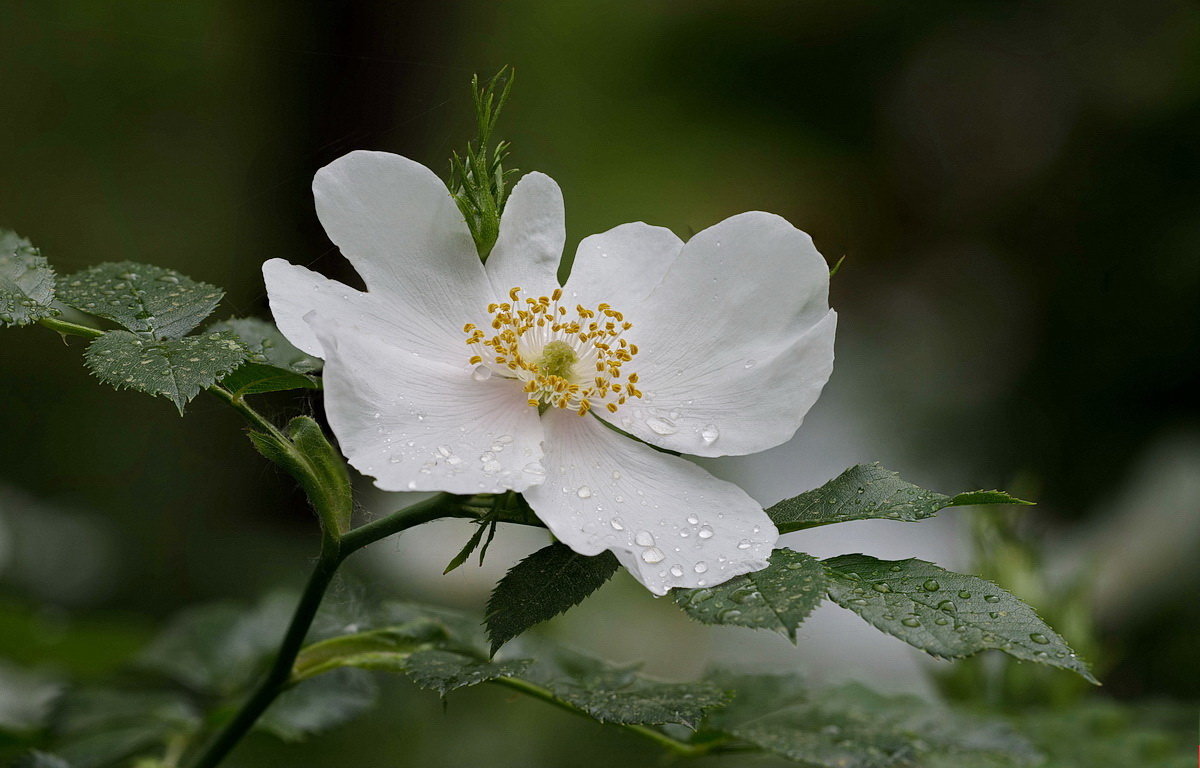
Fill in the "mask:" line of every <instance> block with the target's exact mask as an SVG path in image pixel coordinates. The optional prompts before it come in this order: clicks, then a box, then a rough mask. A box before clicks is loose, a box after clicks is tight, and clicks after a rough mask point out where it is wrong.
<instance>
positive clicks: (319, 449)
mask: <svg viewBox="0 0 1200 768" xmlns="http://www.w3.org/2000/svg"><path fill="white" fill-rule="evenodd" d="M285 432H286V434H285V438H286V440H285V441H281V440H280V439H279V438H278V437H276V436H275V435H274V434H267V433H265V432H250V433H249V434H250V441H251V442H252V443H254V447H255V448H257V449H258V452H259V453H261V454H262V455H263V456H264V457H266V458H267V459H268V460H270V461H272V462H274V463H275V464H278V465H279V466H280V467H282V468H283V469H285V470H287V471H288V473H289V474H291V475H292V477H294V478H296V481H297V482H299V483H300V486H301V487H302V488H303V489H304V492H305V493H306V494H307V495H308V499H309V501H311V502H312V504H313V507H314V508H315V509H316V511H317V516H318V517H319V518H320V520H321V524H322V525H323V526H324V527H325V529H326V530H327V531H330V532H333V533H336V534H338V535H341V534H343V533H345V532H346V531H348V530H349V529H350V518H351V516H352V515H353V513H354V496H353V489H352V488H351V485H350V470H348V469H347V468H346V460H345V459H343V458H342V455H341V453H339V452H338V451H337V449H336V448H334V447H333V446H332V445H330V444H329V440H328V439H327V438H326V437H325V432H324V430H322V429H321V425H320V424H317V422H316V421H314V420H313V419H311V418H309V417H308V416H297V417H296V418H294V419H292V420H291V421H289V422H288V425H287V428H286V430H285Z"/></svg>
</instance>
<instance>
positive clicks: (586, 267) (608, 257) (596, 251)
mask: <svg viewBox="0 0 1200 768" xmlns="http://www.w3.org/2000/svg"><path fill="white" fill-rule="evenodd" d="M682 248H683V241H682V240H680V239H679V238H678V237H677V236H676V235H675V233H674V232H672V231H671V230H669V229H667V228H666V227H652V226H650V225H649V224H645V223H643V222H640V221H635V222H633V223H631V224H622V225H621V226H619V227H613V228H612V229H610V230H608V231H607V232H601V233H600V234H598V235H592V236H591V237H585V238H584V239H583V240H582V241H580V243H579V248H578V249H577V250H576V251H575V263H574V265H572V267H571V276H570V277H569V278H568V279H567V283H566V285H565V286H564V287H563V292H564V293H565V294H566V295H567V296H569V297H570V298H571V301H572V302H577V303H580V304H583V305H584V306H588V307H594V306H596V305H597V304H599V303H601V302H605V303H607V304H611V305H612V306H613V308H615V309H616V310H617V311H619V312H628V311H629V309H631V308H632V307H635V306H637V305H639V304H641V303H642V301H644V300H645V299H646V297H647V296H649V295H650V292H651V291H653V290H654V288H655V287H656V286H657V285H658V284H659V283H660V282H661V281H662V279H663V275H665V274H666V273H667V270H668V269H669V268H670V267H671V265H672V264H673V263H675V259H676V258H677V257H678V256H679V252H680V250H681V249H682Z"/></svg>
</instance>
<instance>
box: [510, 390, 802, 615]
mask: <svg viewBox="0 0 1200 768" xmlns="http://www.w3.org/2000/svg"><path fill="white" fill-rule="evenodd" d="M542 424H543V426H544V427H545V430H546V458H545V460H544V461H543V462H542V463H543V464H544V465H545V467H546V482H545V483H543V484H541V485H538V486H535V487H533V488H530V489H529V490H527V491H526V492H525V498H526V500H527V501H528V502H529V504H530V506H532V507H533V510H534V512H536V513H537V516H538V517H539V518H540V519H541V521H542V522H544V523H545V524H546V525H547V526H548V527H549V528H550V530H551V531H552V532H553V533H554V535H555V536H556V537H558V538H559V539H560V540H561V541H562V542H563V543H564V544H566V545H567V546H569V547H570V548H571V549H573V550H575V551H576V552H579V553H580V554H583V555H595V554H598V553H600V552H602V551H603V550H605V549H609V550H612V551H613V552H614V553H615V554H616V556H617V559H618V560H620V561H621V564H622V565H624V566H625V567H626V568H628V569H629V571H630V573H632V574H633V575H634V578H636V579H637V580H638V581H640V582H641V583H642V584H644V585H645V586H646V588H647V589H649V590H650V591H651V592H654V593H655V594H658V595H664V594H666V593H667V591H668V590H670V589H671V588H673V587H700V586H711V585H714V584H720V583H721V582H723V581H726V580H727V579H731V578H733V577H734V576H737V575H740V574H743V573H748V572H750V571H756V570H759V569H761V568H764V567H766V565H767V558H768V557H770V555H771V549H772V547H774V545H775V542H776V540H777V539H778V538H779V532H778V531H777V530H776V529H775V526H774V524H772V523H771V520H770V518H768V517H767V515H766V513H765V512H763V510H762V507H761V506H759V504H758V503H757V502H755V501H754V500H753V499H751V498H750V497H749V496H748V495H747V494H746V492H745V491H743V490H742V489H741V488H738V487H737V486H736V485H734V484H732V483H727V482H725V481H724V480H718V479H717V478H715V477H713V476H712V475H710V474H709V473H708V472H705V471H704V470H703V469H701V468H700V467H698V466H696V465H695V464H692V463H691V462H689V461H686V460H685V459H681V458H678V457H675V456H671V455H669V454H665V453H659V452H658V451H655V450H654V449H653V448H651V447H649V446H647V445H643V444H641V443H639V442H637V441H635V440H630V439H629V438H628V437H624V436H622V435H621V434H619V433H618V432H616V431H614V430H612V429H609V428H608V427H607V426H605V425H604V424H603V423H601V422H599V421H597V420H596V419H592V418H588V417H580V416H578V415H576V414H574V413H571V412H568V411H564V410H561V409H558V408H552V409H551V410H550V411H548V412H547V413H546V414H545V416H543V417H542Z"/></svg>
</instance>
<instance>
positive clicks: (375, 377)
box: [309, 313, 543, 493]
mask: <svg viewBox="0 0 1200 768" xmlns="http://www.w3.org/2000/svg"><path fill="white" fill-rule="evenodd" d="M309 322H310V323H311V324H312V325H313V329H314V331H315V332H316V334H317V336H318V338H319V339H320V342H321V346H322V347H323V348H324V350H325V369H324V374H323V378H324V382H325V412H326V415H327V416H328V418H329V425H330V426H331V427H332V428H333V432H334V434H335V435H336V436H337V439H338V443H339V444H340V445H341V449H342V453H343V454H344V455H345V456H346V458H347V460H348V461H349V462H350V464H351V465H352V466H353V467H354V468H356V469H358V470H359V471H360V472H362V473H363V474H366V475H370V476H371V477H373V478H375V485H377V486H379V487H380V488H382V489H384V490H385V491H449V492H451V493H499V492H501V491H506V490H515V491H521V490H524V489H526V488H527V487H528V486H529V485H530V484H532V483H537V482H541V480H542V477H543V470H542V466H541V464H540V460H541V457H542V448H541V441H542V427H541V424H540V422H539V420H538V413H537V409H536V408H531V407H529V406H528V405H527V404H526V403H525V396H524V393H522V392H521V390H520V387H519V386H517V385H516V384H515V383H514V382H512V381H510V380H506V379H500V378H498V377H497V378H492V379H488V380H485V381H478V380H476V379H475V377H474V376H473V375H472V372H471V369H470V368H469V367H467V366H461V367H457V368H456V367H453V366H449V365H445V364H443V363H439V362H436V361H430V360H426V359H425V358H423V357H420V356H418V355H416V354H414V353H412V352H409V351H406V350H402V349H399V348H398V347H395V346H393V345H391V344H389V343H388V341H387V340H385V339H379V338H375V337H372V336H369V335H366V334H363V333H360V332H357V331H356V330H354V329H350V328H347V327H345V326H342V325H339V324H338V323H336V322H330V321H327V320H326V319H324V318H322V317H320V316H319V315H317V314H316V313H314V314H313V315H310V316H309Z"/></svg>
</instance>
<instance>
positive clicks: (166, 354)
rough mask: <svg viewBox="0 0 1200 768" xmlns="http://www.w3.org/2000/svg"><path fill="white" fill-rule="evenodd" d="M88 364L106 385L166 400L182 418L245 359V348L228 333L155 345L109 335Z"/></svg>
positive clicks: (93, 347)
mask: <svg viewBox="0 0 1200 768" xmlns="http://www.w3.org/2000/svg"><path fill="white" fill-rule="evenodd" d="M85 359H86V361H87V365H88V367H89V368H90V369H91V370H92V373H94V374H96V376H97V377H98V378H99V379H100V380H101V381H104V382H106V383H108V384H111V385H112V386H114V387H116V388H117V389H136V390H139V391H141V392H146V393H147V394H151V395H158V396H162V397H166V398H167V399H169V400H170V401H171V402H173V403H174V404H175V407H176V408H178V409H179V413H180V414H182V413H183V409H184V406H186V405H187V404H188V402H189V401H190V400H191V399H192V398H193V397H195V396H196V395H197V394H198V393H199V392H200V390H201V389H203V388H205V387H208V386H211V385H212V384H214V383H215V382H216V381H217V379H219V378H221V377H222V376H224V375H225V374H227V373H229V372H230V371H231V370H233V369H234V368H236V367H237V366H238V365H240V364H241V362H242V361H243V360H245V359H246V348H245V347H243V346H242V344H241V342H239V341H238V340H237V339H236V338H234V337H233V336H232V335H230V334H228V333H208V334H204V335H202V336H187V337H185V338H182V339H166V340H160V341H153V340H147V339H143V338H141V337H140V336H137V335H136V334H133V333H130V332H129V331H109V332H108V333H105V334H104V335H103V336H100V337H99V338H97V339H96V340H94V341H93V342H92V343H91V344H89V345H88V348H87V351H86V352H85Z"/></svg>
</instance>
